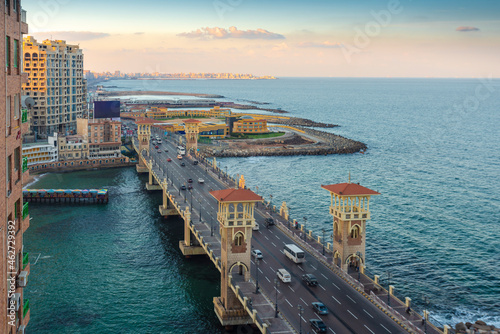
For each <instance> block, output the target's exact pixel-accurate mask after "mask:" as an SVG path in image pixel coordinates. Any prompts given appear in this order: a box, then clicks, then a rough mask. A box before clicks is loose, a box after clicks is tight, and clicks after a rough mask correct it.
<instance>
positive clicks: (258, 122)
mask: <svg viewBox="0 0 500 334" xmlns="http://www.w3.org/2000/svg"><path fill="white" fill-rule="evenodd" d="M232 132H233V133H250V134H252V133H253V134H256V133H268V132H269V130H268V128H267V120H265V119H254V118H252V117H251V116H243V117H241V119H239V120H237V121H236V122H234V123H233V131H232Z"/></svg>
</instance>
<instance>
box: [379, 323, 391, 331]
mask: <svg viewBox="0 0 500 334" xmlns="http://www.w3.org/2000/svg"><path fill="white" fill-rule="evenodd" d="M380 326H382V327H384V329H385V330H386V331H388V332H389V333H392V332H391V331H390V330H388V329H387V328H386V327H385V326H384V325H382V324H380Z"/></svg>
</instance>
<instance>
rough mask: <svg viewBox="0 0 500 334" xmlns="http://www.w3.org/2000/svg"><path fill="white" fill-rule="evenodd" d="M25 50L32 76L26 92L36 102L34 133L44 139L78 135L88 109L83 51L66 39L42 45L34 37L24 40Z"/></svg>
mask: <svg viewBox="0 0 500 334" xmlns="http://www.w3.org/2000/svg"><path fill="white" fill-rule="evenodd" d="M23 48H24V49H23V53H24V55H23V59H24V64H23V66H24V71H25V72H26V73H28V81H27V82H26V83H25V84H23V89H24V92H25V94H26V95H28V96H31V97H32V98H33V99H34V100H35V106H34V107H33V108H32V110H30V111H29V113H30V116H31V123H30V130H31V131H33V133H34V134H35V135H37V136H38V137H39V138H42V139H43V138H47V136H49V135H51V134H52V133H54V132H58V133H63V134H76V120H77V118H79V117H81V116H82V114H84V113H86V109H87V98H86V91H87V89H86V87H85V85H86V81H84V79H83V53H82V50H81V49H80V47H79V46H78V45H70V44H66V42H65V41H62V40H54V41H51V40H45V41H43V42H42V43H39V42H37V40H36V39H35V38H33V37H32V36H28V37H25V38H24V41H23Z"/></svg>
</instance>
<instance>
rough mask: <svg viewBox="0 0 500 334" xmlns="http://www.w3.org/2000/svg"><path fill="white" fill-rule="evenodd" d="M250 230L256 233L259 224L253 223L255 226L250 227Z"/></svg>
mask: <svg viewBox="0 0 500 334" xmlns="http://www.w3.org/2000/svg"><path fill="white" fill-rule="evenodd" d="M252 230H254V231H258V230H259V223H257V222H255V225H254V226H252Z"/></svg>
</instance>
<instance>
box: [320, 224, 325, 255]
mask: <svg viewBox="0 0 500 334" xmlns="http://www.w3.org/2000/svg"><path fill="white" fill-rule="evenodd" d="M321 232H322V233H323V237H322V238H321V244H322V245H323V255H325V232H326V231H325V229H322V230H321Z"/></svg>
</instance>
